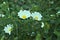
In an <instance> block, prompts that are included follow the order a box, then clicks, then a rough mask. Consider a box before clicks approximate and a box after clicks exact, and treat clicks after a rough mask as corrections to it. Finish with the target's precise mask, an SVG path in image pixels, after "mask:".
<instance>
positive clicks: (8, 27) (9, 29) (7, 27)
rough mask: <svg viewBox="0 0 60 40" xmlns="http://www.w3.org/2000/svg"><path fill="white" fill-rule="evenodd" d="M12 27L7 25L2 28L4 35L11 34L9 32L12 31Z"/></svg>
mask: <svg viewBox="0 0 60 40" xmlns="http://www.w3.org/2000/svg"><path fill="white" fill-rule="evenodd" d="M12 27H13V25H11V24H8V25H7V26H6V27H5V28H4V31H5V33H8V34H9V35H10V34H11V31H12Z"/></svg>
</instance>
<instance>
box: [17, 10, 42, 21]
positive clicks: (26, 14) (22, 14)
mask: <svg viewBox="0 0 60 40" xmlns="http://www.w3.org/2000/svg"><path fill="white" fill-rule="evenodd" d="M18 16H19V18H21V19H27V18H29V17H32V18H33V19H34V20H38V21H40V20H41V18H42V15H41V14H40V13H39V12H34V13H30V11H27V10H20V11H19V12H18Z"/></svg>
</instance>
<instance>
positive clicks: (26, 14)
mask: <svg viewBox="0 0 60 40" xmlns="http://www.w3.org/2000/svg"><path fill="white" fill-rule="evenodd" d="M18 16H19V17H20V18H22V19H26V18H29V17H30V16H31V13H30V11H27V10H20V12H18Z"/></svg>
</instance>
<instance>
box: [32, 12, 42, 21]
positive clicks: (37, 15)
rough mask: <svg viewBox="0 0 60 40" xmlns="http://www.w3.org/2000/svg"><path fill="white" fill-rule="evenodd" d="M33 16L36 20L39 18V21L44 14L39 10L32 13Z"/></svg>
mask: <svg viewBox="0 0 60 40" xmlns="http://www.w3.org/2000/svg"><path fill="white" fill-rule="evenodd" d="M31 16H32V17H33V19H34V20H38V21H40V20H41V18H42V15H41V14H40V13H39V12H34V13H32V14H31Z"/></svg>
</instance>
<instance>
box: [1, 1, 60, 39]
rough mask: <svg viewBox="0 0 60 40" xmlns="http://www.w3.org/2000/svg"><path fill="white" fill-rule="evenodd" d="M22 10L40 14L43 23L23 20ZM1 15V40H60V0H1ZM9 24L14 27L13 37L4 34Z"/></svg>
mask: <svg viewBox="0 0 60 40" xmlns="http://www.w3.org/2000/svg"><path fill="white" fill-rule="evenodd" d="M20 10H30V12H35V11H37V12H40V13H41V14H42V16H43V18H42V21H35V20H32V19H26V20H22V19H20V18H19V17H18V16H17V15H18V12H19V11H20ZM0 14H4V15H5V17H1V15H0V40H60V0H0ZM41 22H44V27H43V28H41ZM7 24H13V25H14V28H13V31H12V32H11V35H8V34H6V33H4V30H3V29H4V27H5V26H6V25H7Z"/></svg>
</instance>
